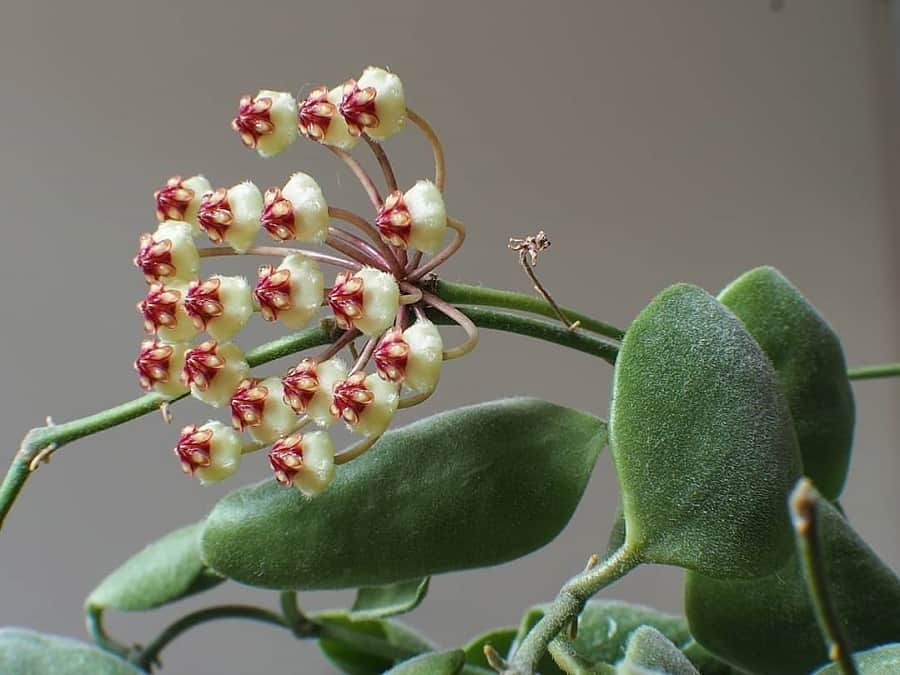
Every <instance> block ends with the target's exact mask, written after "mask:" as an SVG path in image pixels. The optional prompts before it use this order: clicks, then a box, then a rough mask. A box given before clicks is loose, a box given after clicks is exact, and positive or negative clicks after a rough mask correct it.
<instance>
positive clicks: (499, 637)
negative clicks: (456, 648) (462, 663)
mask: <svg viewBox="0 0 900 675" xmlns="http://www.w3.org/2000/svg"><path fill="white" fill-rule="evenodd" d="M515 639H516V629H515V628H494V629H493V630H489V631H488V632H487V633H482V634H481V635H479V636H478V637H476V638H473V639H472V640H471V641H470V642H469V643H468V644H467V645H466V646H465V647H463V651H464V652H465V653H466V663H468V664H470V665H473V666H479V667H481V668H486V669H488V670H490V669H491V667H490V665H489V664H488V662H487V659H486V658H485V657H484V648H485V646H486V645H490V646H491V647H493V648H494V649H495V650H496V652H497V653H498V654H500V656H503V657H506V656H508V655H509V653H510V647H512V643H513V641H514V640H515Z"/></svg>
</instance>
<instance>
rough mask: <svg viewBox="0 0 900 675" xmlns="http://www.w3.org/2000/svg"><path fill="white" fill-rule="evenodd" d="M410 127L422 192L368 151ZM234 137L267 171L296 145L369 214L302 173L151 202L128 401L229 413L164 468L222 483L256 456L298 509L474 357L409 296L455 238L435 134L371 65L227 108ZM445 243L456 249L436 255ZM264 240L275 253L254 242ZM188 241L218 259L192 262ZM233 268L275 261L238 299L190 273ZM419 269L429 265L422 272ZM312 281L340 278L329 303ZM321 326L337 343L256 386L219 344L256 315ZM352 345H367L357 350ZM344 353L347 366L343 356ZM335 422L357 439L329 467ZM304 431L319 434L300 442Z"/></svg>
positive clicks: (174, 181)
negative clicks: (444, 371)
mask: <svg viewBox="0 0 900 675" xmlns="http://www.w3.org/2000/svg"><path fill="white" fill-rule="evenodd" d="M407 121H411V122H412V123H413V124H414V125H415V126H417V127H418V128H420V129H421V130H422V131H423V132H424V134H425V136H426V137H427V138H428V140H429V141H430V142H431V144H432V148H433V151H434V157H435V178H434V180H433V181H431V180H419V181H417V182H416V183H415V184H414V185H412V186H411V187H410V188H409V189H408V190H406V191H402V190H400V189H399V187H398V186H397V184H396V181H395V179H394V172H393V168H392V167H391V164H390V160H389V159H388V157H387V154H386V153H385V152H384V149H383V148H382V146H381V145H380V141H383V140H385V139H387V138H389V137H390V136H392V135H394V134H396V133H398V132H399V131H401V130H402V129H403V128H404V127H405V126H406V123H407ZM232 128H233V129H234V130H235V131H236V132H237V133H238V134H239V136H240V139H241V141H242V142H243V143H244V145H245V146H247V147H248V148H252V149H255V150H256V151H257V152H258V153H259V154H260V155H261V156H263V157H271V156H273V155H276V154H278V153H279V152H281V151H283V150H284V149H285V148H286V147H287V146H288V145H290V144H291V143H293V142H294V141H295V140H297V139H298V138H299V137H301V136H302V137H306V138H308V139H310V140H312V141H315V142H317V143H320V144H323V145H325V146H328V147H329V148H331V149H332V151H333V152H334V153H335V154H336V155H337V156H338V157H340V158H341V159H342V160H344V161H345V162H346V163H347V166H348V167H349V168H350V169H351V170H352V171H353V173H354V174H355V175H356V177H357V178H358V179H359V180H360V183H361V184H362V186H363V188H364V189H365V190H366V193H367V194H368V196H369V198H370V201H371V202H372V206H373V215H372V216H371V217H369V218H366V217H364V216H361V215H359V214H356V213H353V212H351V211H348V210H345V209H342V208H338V207H335V206H332V205H331V204H329V202H328V201H327V200H326V198H325V195H324V194H323V192H322V189H321V188H320V187H319V185H318V183H317V182H316V181H315V179H314V178H313V177H311V176H309V175H308V174H305V173H295V174H294V175H293V176H291V177H290V178H289V179H288V180H287V182H286V183H285V184H284V185H283V186H282V187H271V188H269V189H267V190H266V191H265V192H263V191H262V190H260V189H259V187H257V186H256V185H255V184H254V183H252V182H250V181H245V182H242V183H239V184H237V185H233V186H230V187H217V188H214V187H213V185H212V184H211V183H210V182H209V181H208V180H207V179H206V178H205V177H204V176H202V175H197V176H193V177H190V178H187V179H185V178H182V177H181V176H173V177H172V178H170V179H169V180H167V181H166V183H165V185H163V186H162V187H161V188H160V189H159V190H157V191H156V193H155V195H154V196H155V200H156V217H157V220H158V221H159V224H158V226H157V228H156V230H155V231H154V232H152V233H147V234H144V235H143V236H142V237H141V238H140V245H139V248H138V252H137V255H136V256H135V258H134V263H135V265H136V266H137V267H138V268H140V270H141V271H142V272H143V274H144V277H145V278H146V280H147V283H148V289H147V293H146V295H145V297H144V298H143V299H142V300H141V301H140V302H139V303H138V311H139V313H140V314H141V316H142V318H143V321H144V327H145V329H146V331H147V333H149V334H150V338H149V339H147V340H145V341H144V342H143V343H142V344H141V348H140V352H139V354H138V357H137V359H136V360H135V363H134V366H135V369H136V370H137V372H138V375H139V379H140V384H141V386H142V387H143V388H144V389H146V390H148V391H155V392H156V393H158V394H159V395H160V396H162V397H163V398H164V399H167V400H171V399H175V398H179V397H181V396H183V395H186V394H190V395H192V396H193V397H195V398H197V399H199V400H201V401H203V402H205V403H207V404H209V405H210V406H212V407H214V408H220V409H226V410H228V411H229V412H230V421H231V425H230V426H227V425H225V424H223V423H222V422H218V421H210V422H208V423H206V424H203V425H200V426H196V425H190V426H186V427H184V429H182V431H181V435H180V437H179V439H178V443H177V446H176V448H175V454H176V456H177V457H178V459H179V461H180V463H181V466H182V468H183V470H184V471H185V472H186V473H188V474H190V475H193V476H196V477H197V478H199V479H200V481H201V482H203V483H207V482H213V481H219V480H222V479H223V478H226V477H227V476H229V475H231V474H232V473H234V472H235V471H236V470H237V468H238V466H239V464H240V461H241V456H242V455H243V454H244V453H246V452H249V451H254V450H259V449H261V448H266V447H268V448H269V451H268V452H269V464H270V466H271V468H272V471H273V472H274V475H275V479H276V480H277V481H278V482H279V483H281V484H282V485H288V486H290V485H293V486H294V487H296V488H297V489H299V490H300V491H301V492H302V493H303V494H305V495H308V496H312V495H315V494H318V493H319V492H321V491H322V490H323V489H324V488H325V487H327V485H328V484H329V483H330V481H331V480H332V478H333V476H334V465H335V464H336V463H337V464H339V463H343V462H345V461H349V460H351V459H353V458H355V457H357V456H359V455H360V454H361V453H362V452H364V451H365V450H366V449H368V448H369V447H370V446H371V445H372V444H373V443H374V442H375V441H376V440H377V439H378V438H379V437H380V436H381V434H383V433H384V431H385V430H386V429H387V427H388V426H389V425H390V423H391V419H392V418H393V416H394V413H395V412H396V410H397V409H398V408H400V407H407V406H410V405H415V404H417V403H419V402H421V401H423V400H424V399H425V398H427V397H428V396H429V395H430V394H431V393H432V392H433V391H434V389H435V387H436V385H437V382H438V378H439V376H440V370H441V363H442V361H443V360H444V359H445V358H452V357H455V356H458V355H461V354H463V353H465V352H467V351H468V350H469V349H471V348H472V347H473V346H474V344H475V341H476V339H477V331H476V329H475V327H474V326H473V325H472V324H471V322H469V321H468V320H467V319H466V317H465V315H463V314H462V313H461V312H459V311H458V310H457V309H455V308H453V307H451V306H449V305H447V304H446V303H444V302H443V301H442V300H441V299H440V298H438V297H436V296H434V295H432V294H431V293H429V292H428V291H427V290H426V289H424V288H422V284H421V282H422V279H423V278H424V277H425V275H427V274H428V273H429V272H431V271H432V270H434V269H435V268H436V267H437V266H438V265H440V264H441V263H442V262H443V261H445V260H446V259H447V258H449V257H450V256H451V255H452V254H453V253H455V251H456V250H457V249H458V248H459V246H460V245H461V243H462V241H463V239H464V236H465V230H464V228H463V225H462V224H461V223H460V222H459V221H457V220H454V219H452V218H449V217H448V216H447V212H446V209H445V206H444V197H443V183H444V167H443V151H442V149H441V147H440V143H439V141H438V139H437V136H436V135H435V134H434V132H433V130H432V129H431V127H430V126H429V125H428V123H427V122H425V120H424V119H422V118H421V117H420V116H418V115H416V114H415V113H413V112H412V111H411V110H409V109H408V108H407V106H406V101H405V96H404V92H403V86H402V84H401V82H400V79H399V78H398V77H397V76H396V75H394V74H393V73H390V72H387V71H385V70H383V69H381V68H373V67H370V68H367V69H366V70H365V71H364V72H363V74H362V76H361V77H360V78H359V79H357V80H348V81H346V82H344V83H343V84H341V85H339V86H337V87H332V88H329V87H316V88H314V89H313V90H312V91H311V92H309V94H308V95H307V96H306V97H305V98H302V99H298V98H295V97H294V96H293V95H291V94H289V93H285V92H278V91H270V90H266V89H264V90H260V91H259V92H258V93H257V94H256V95H255V96H244V97H242V98H241V100H240V104H239V109H238V114H237V116H236V117H235V118H234V120H233V121H232ZM360 140H365V142H366V144H367V145H368V146H370V148H371V149H372V151H373V152H374V154H375V156H376V158H377V159H378V162H379V164H380V166H381V168H382V170H383V173H384V180H385V183H386V188H387V190H386V197H384V198H382V196H381V193H380V192H379V190H378V187H377V186H376V184H375V181H374V180H373V179H372V178H371V177H370V176H369V175H368V174H367V173H366V172H365V171H364V170H363V169H362V168H361V166H360V165H359V164H358V163H357V162H356V161H355V160H354V159H353V158H352V156H351V155H350V154H348V153H349V151H351V150H353V148H354V147H355V146H356V144H357V143H358V142H359V141H360ZM348 226H349V228H350V229H348ZM448 227H449V228H451V229H452V230H453V234H454V236H453V239H452V241H450V242H449V243H448V244H445V239H446V232H447V229H448ZM263 232H264V233H265V234H264V235H263V234H262V233H263ZM265 235H268V237H269V238H270V239H271V240H272V241H273V245H265V246H264V245H258V244H257V240H258V238H259V237H260V236H265ZM201 237H205V238H207V239H208V240H209V241H210V242H211V243H212V244H213V245H214V246H210V247H202V248H201V247H200V246H198V243H197V240H198V238H201ZM295 242H298V243H302V244H308V245H318V246H320V247H324V248H330V249H331V251H323V250H317V249H311V248H295V247H294V243H295ZM237 254H242V255H252V256H265V257H275V258H276V260H275V261H274V262H271V263H268V264H263V265H261V266H260V267H259V269H258V273H257V278H256V280H255V282H252V283H251V282H248V280H247V279H245V278H244V277H241V276H222V275H217V274H211V275H209V276H204V275H202V274H201V265H200V263H201V260H204V259H206V258H215V257H219V256H225V255H237ZM423 254H431V257H430V259H428V260H427V261H425V262H423ZM322 265H329V266H333V267H336V268H338V270H339V271H338V272H337V274H336V276H335V278H334V281H333V282H332V283H331V285H330V286H327V287H326V285H325V276H324V274H323V272H322V269H321V266H322ZM427 307H431V308H432V310H433V311H437V312H439V313H443V314H444V315H446V316H448V317H450V319H452V320H454V321H456V322H457V323H460V324H461V325H462V326H463V327H464V328H465V329H466V331H467V333H468V339H467V341H466V343H464V345H463V346H462V347H461V348H460V347H458V348H456V349H454V350H450V351H449V352H446V351H445V350H444V346H443V341H442V339H441V334H440V332H439V331H438V329H437V327H436V326H435V324H434V323H432V322H431V321H430V320H429V318H428V315H427V312H426V309H427ZM323 311H324V312H330V314H331V315H332V320H333V322H334V323H335V324H336V325H337V326H338V327H339V328H340V329H341V332H340V334H339V335H338V337H337V339H336V340H335V342H334V343H333V344H332V345H330V346H328V347H327V348H325V349H324V351H323V352H322V353H320V354H318V355H314V356H306V357H304V358H302V360H300V361H299V363H298V364H297V365H296V366H295V367H293V368H291V369H290V370H288V371H287V372H286V373H284V374H282V375H280V376H279V375H270V376H267V377H258V376H256V375H255V374H254V373H253V372H252V370H251V365H250V364H248V362H247V359H246V358H245V354H244V351H243V350H242V349H241V347H240V346H238V344H236V343H235V342H234V341H233V338H234V337H235V336H236V335H237V334H238V333H239V332H240V331H241V330H242V329H243V328H244V326H246V325H247V323H248V322H249V321H250V320H251V318H252V317H253V315H254V314H256V313H258V314H259V315H260V316H261V318H262V319H263V320H265V321H267V322H273V323H274V322H277V323H280V324H283V325H284V326H285V327H286V328H288V329H291V330H297V329H301V328H303V327H305V326H308V325H309V324H310V323H311V322H313V321H314V320H316V319H317V318H319V317H320V316H321V315H322V313H323ZM357 340H362V341H364V343H363V344H362V345H361V347H360V348H359V349H358V350H357V348H356V342H357ZM345 349H346V350H348V351H349V352H350V354H351V357H352V358H351V359H350V360H345V359H344V358H342V357H341V356H340V352H341V351H342V350H345ZM370 365H371V366H372V369H371V372H367V370H366V369H367V368H368V367H369V366H370ZM338 420H341V421H343V423H344V424H346V425H347V426H348V427H349V428H350V429H351V430H352V431H354V432H356V433H358V434H360V435H361V436H362V440H361V441H359V442H358V443H357V444H356V445H355V446H352V447H351V448H349V449H347V450H345V451H343V452H341V453H340V454H337V455H336V454H335V451H334V447H333V445H332V442H331V440H330V438H329V435H328V428H329V427H331V426H332V425H333V424H334V423H335V422H337V421H338ZM310 423H312V424H315V425H316V426H317V427H318V430H316V431H312V432H308V431H307V432H304V433H301V429H303V428H304V427H305V426H306V425H308V424H310ZM243 434H246V435H247V436H249V439H245V438H244V436H243Z"/></svg>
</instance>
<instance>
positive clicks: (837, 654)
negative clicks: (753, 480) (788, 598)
mask: <svg viewBox="0 0 900 675" xmlns="http://www.w3.org/2000/svg"><path fill="white" fill-rule="evenodd" d="M821 500H822V495H820V494H819V491H818V490H816V488H815V487H813V484H812V481H811V480H809V478H801V479H800V480H799V481H797V485H796V487H795V488H794V490H793V492H791V496H790V500H789V504H790V507H791V521H792V522H793V524H794V532H795V536H796V540H797V550H798V553H799V554H800V562H801V567H802V569H803V577H804V579H805V580H806V589H807V592H808V594H809V598H810V600H811V601H812V604H813V608H814V609H815V612H816V620H817V621H818V623H819V629H820V630H821V631H822V637H823V638H824V639H825V643H826V645H827V646H828V658H830V659H831V660H832V661H834V662H835V663H836V664H837V666H838V668H839V669H840V671H841V673H843V674H844V675H857V670H856V664H855V663H854V662H853V651H852V650H851V648H850V643H849V642H848V641H847V635H846V633H845V632H844V627H843V626H842V625H841V620H840V617H839V616H838V612H837V607H835V604H834V598H832V596H831V592H830V590H829V587H828V574H827V572H826V571H825V555H824V553H823V551H822V539H821V537H820V536H819V504H820V502H821Z"/></svg>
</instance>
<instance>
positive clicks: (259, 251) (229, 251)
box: [198, 246, 360, 271]
mask: <svg viewBox="0 0 900 675" xmlns="http://www.w3.org/2000/svg"><path fill="white" fill-rule="evenodd" d="M198 253H199V254H200V257H201V258H218V257H222V256H227V255H261V256H275V257H282V258H283V257H284V256H288V255H292V254H295V253H299V254H301V255H305V256H306V257H307V258H312V259H313V260H318V261H319V262H322V263H325V264H326V265H334V266H335V267H343V268H344V269H348V270H354V271H355V270H358V269H359V268H360V265H359V264H357V263H355V262H352V261H350V260H344V259H343V258H338V257H337V256H334V255H328V254H327V253H321V252H320V251H311V250H309V249H305V248H280V247H278V246H253V247H252V248H248V249H247V250H246V251H245V252H244V253H240V252H239V251H235V250H234V249H233V248H224V247H223V248H201V249H199V250H198Z"/></svg>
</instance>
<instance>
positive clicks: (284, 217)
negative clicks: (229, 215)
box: [261, 172, 328, 244]
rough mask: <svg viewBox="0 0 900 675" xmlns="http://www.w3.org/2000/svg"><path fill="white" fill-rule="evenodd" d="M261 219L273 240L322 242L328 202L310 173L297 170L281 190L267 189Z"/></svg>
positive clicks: (326, 229) (326, 221)
mask: <svg viewBox="0 0 900 675" xmlns="http://www.w3.org/2000/svg"><path fill="white" fill-rule="evenodd" d="M261 220H262V225H263V227H264V228H266V231H267V232H268V233H269V234H270V235H271V236H272V238H273V239H276V240H278V241H289V240H291V239H296V240H297V241H303V242H308V243H313V244H321V243H322V242H323V241H325V237H327V236H328V203H327V202H326V201H325V195H324V194H322V189H321V188H320V187H319V184H318V183H316V181H315V180H314V179H313V178H312V176H309V175H308V174H305V173H300V172H298V173H295V174H294V175H293V176H291V178H290V180H289V181H288V182H287V184H286V185H285V186H284V188H283V189H281V190H279V189H278V188H271V189H269V190H267V191H266V196H265V204H264V205H263V210H262V217H261Z"/></svg>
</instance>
